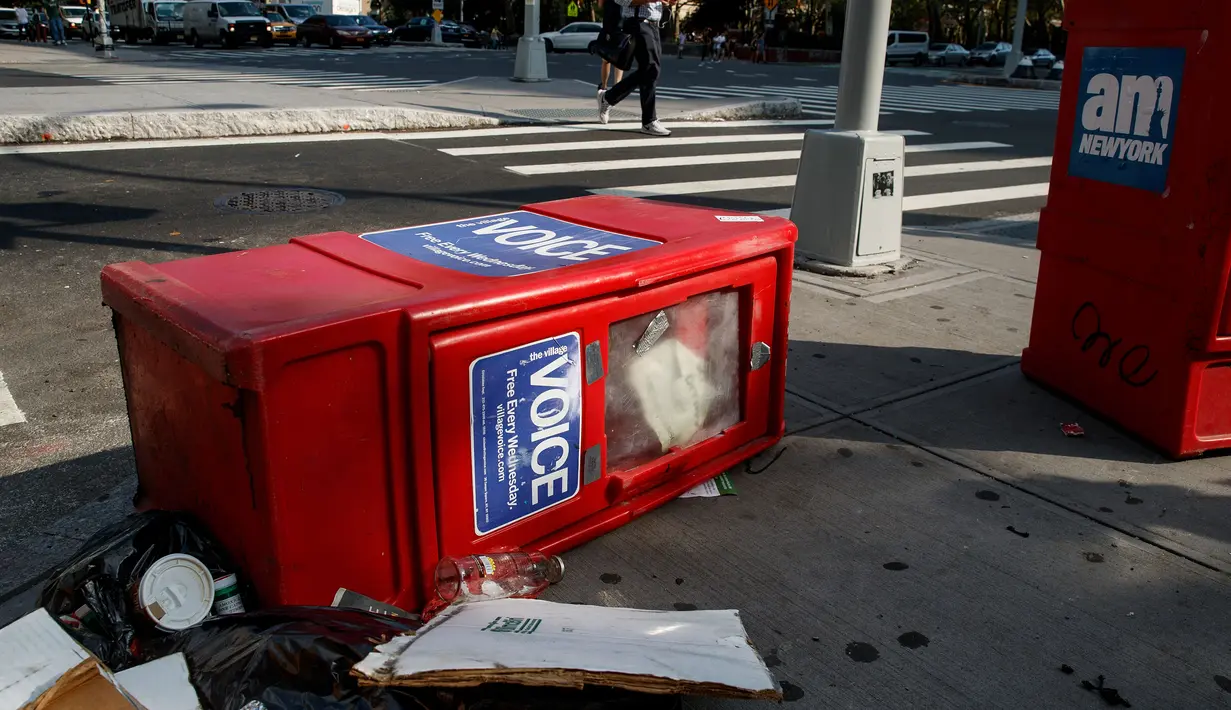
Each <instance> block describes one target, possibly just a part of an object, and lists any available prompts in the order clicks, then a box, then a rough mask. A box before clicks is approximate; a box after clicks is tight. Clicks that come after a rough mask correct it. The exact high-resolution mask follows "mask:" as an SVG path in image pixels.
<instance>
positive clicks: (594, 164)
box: [505, 141, 1012, 175]
mask: <svg viewBox="0 0 1231 710" xmlns="http://www.w3.org/2000/svg"><path fill="white" fill-rule="evenodd" d="M1009 147H1012V146H1009V145H1007V144H1005V143H994V142H991V141H970V142H962V143H925V144H922V145H908V146H906V152H907V153H929V152H936V151H955V150H978V149H982V148H1009ZM800 153H801V151H798V150H779V151H761V152H756V153H724V154H711V155H685V156H674V157H666V158H629V159H623V160H596V161H591V162H579V163H545V164H540V165H506V166H505V169H506V170H508V171H510V172H514V173H517V174H518V175H558V174H561V173H587V172H600V171H602V172H606V171H613V170H631V169H635V168H670V167H682V166H687V165H725V164H728V163H762V162H766V163H768V162H773V161H775V160H798V159H799V156H800Z"/></svg>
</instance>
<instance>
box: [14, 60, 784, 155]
mask: <svg viewBox="0 0 1231 710" xmlns="http://www.w3.org/2000/svg"><path fill="white" fill-rule="evenodd" d="M0 47H3V50H2V51H0V62H4V61H8V59H9V58H10V57H12V56H14V55H20V56H23V57H26V56H33V57H35V58H43V59H44V60H45V62H43V63H39V64H33V65H32V64H28V63H26V64H21V65H16V66H19V67H20V69H21V70H25V71H37V72H38V73H39V75H41V76H46V77H49V79H48V81H47V82H46V85H44V86H38V85H33V86H30V85H27V86H22V87H21V88H20V90H16V91H15V90H9V91H7V92H6V97H5V99H6V100H5V102H4V104H3V106H2V107H0V144H5V143H9V144H13V143H43V142H51V141H57V142H58V141H103V140H156V139H175V138H217V137H229V136H261V135H292V134H311V133H331V132H347V131H407V130H432V129H450V128H452V129H457V128H472V127H479V126H493V125H500V124H509V123H542V122H556V123H560V122H583V121H584V122H589V121H593V120H595V118H596V112H597V109H596V107H595V105H594V88H593V85H591V84H588V83H582V82H579V81H575V80H571V79H559V80H554V81H550V82H544V83H541V84H521V83H516V82H513V81H510V80H506V79H497V78H490V77H487V78H470V79H463V80H459V81H452V82H445V83H441V84H428V85H425V86H424V87H423V88H407V89H399V90H393V91H362V92H360V91H347V90H330V91H322V90H320V89H319V88H313V87H311V86H291V85H280V84H276V83H272V82H274V81H276V80H277V79H278V78H279V75H278V70H276V69H266V68H262V67H260V66H252V65H228V66H226V67H211V68H205V69H202V68H185V67H184V66H183V65H176V64H171V65H166V63H165V62H164V63H163V65H159V66H154V65H151V64H138V65H128V64H125V63H116V62H106V61H100V60H97V59H95V58H93V57H89V56H84V57H83V56H80V52H79V51H73V50H66V48H63V47H42V46H33V47H21V48H20V52H15V51H14V49H13V48H11V47H4V45H0ZM74 49H80V48H74ZM83 66H84V67H85V68H84V69H83ZM9 68H10V69H11V68H14V67H12V66H10V67H9ZM214 74H217V75H218V80H217V81H211V80H210V77H211V76H212V75H214ZM237 74H239V75H244V76H243V77H242V80H239V79H237V78H236V75H237ZM181 75H182V76H186V77H188V76H190V77H191V79H190V80H184V81H177V80H176V79H175V77H176V76H181ZM85 76H89V77H90V78H89V79H81V82H82V83H83V84H85V85H63V82H61V81H58V79H60V78H64V79H73V78H77V77H85ZM112 77H114V78H112ZM52 79H56V81H53V80H52ZM266 81H269V82H271V83H266ZM660 108H661V113H660V115H659V117H660V118H662V119H663V120H669V121H680V120H684V121H706V120H714V121H721V120H735V119H758V118H797V117H799V116H800V105H799V102H798V101H797V100H796V99H792V98H768V99H716V100H715V99H687V100H679V101H671V102H662V103H660ZM639 118H640V115H639V109H637V107H636V101H635V100H632V101H629V102H627V103H626V104H625V105H622V106H620V107H619V108H618V109H616V110H614V111H613V112H612V120H613V121H635V120H638V119H639Z"/></svg>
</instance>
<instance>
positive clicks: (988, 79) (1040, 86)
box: [945, 74, 1061, 91]
mask: <svg viewBox="0 0 1231 710" xmlns="http://www.w3.org/2000/svg"><path fill="white" fill-rule="evenodd" d="M945 83H946V84H974V85H976V86H1002V87H1008V88H1011V89H1035V90H1039V91H1059V90H1060V84H1061V82H1059V81H1055V80H1053V79H1012V78H1010V79H1005V78H1004V77H1000V76H979V75H962V74H956V75H954V76H951V77H949V78H948V79H946V80H945Z"/></svg>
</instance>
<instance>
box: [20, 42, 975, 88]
mask: <svg viewBox="0 0 1231 710" xmlns="http://www.w3.org/2000/svg"><path fill="white" fill-rule="evenodd" d="M115 47H116V49H115V56H116V59H115V61H114V62H111V63H109V64H108V66H110V67H112V68H131V69H134V70H137V69H145V70H148V71H154V72H157V71H160V70H163V71H167V72H183V71H195V70H201V69H206V68H209V69H227V70H239V71H242V70H243V69H244V68H245V67H246V68H249V69H253V70H257V69H259V70H264V71H271V70H272V71H276V70H279V69H287V70H297V71H299V70H305V69H311V70H318V71H336V72H353V73H359V74H368V75H374V76H388V77H391V78H405V79H417V78H425V79H432V80H435V81H453V80H457V79H464V78H467V77H472V76H481V77H507V76H509V75H510V74H511V73H512V69H513V57H514V54H515V53H514V52H513V51H512V50H499V51H495V50H468V49H464V48H461V47H452V46H449V47H445V48H434V47H427V46H421V45H409V44H396V45H394V46H391V47H372V48H371V49H366V50H365V49H362V48H356V47H351V48H346V49H341V50H334V49H329V48H327V47H311V48H306V49H305V48H303V47H298V46H296V47H287V46H276V47H272V48H269V49H261V48H259V47H254V46H253V47H241V48H238V49H222V48H218V47H205V48H201V49H196V48H193V47H191V46H189V45H167V46H154V45H151V44H145V43H142V44H137V45H125V44H123V43H119V44H116V45H115ZM668 49H669V48H668ZM66 56H69V57H74V56H75V57H80V58H81V59H82V63H81V69H82V71H83V72H90V71H92V70H94V69H95V68H96V67H97V65H96V64H95V63H94V62H93V61H92V60H93V59H95V58H97V56H98V54H97V53H96V52H94V51H93V50H92V48H91V47H90V45H89V44H87V43H85V42H82V41H80V40H74V41H71V42H70V44H69V45H68V47H67V49H66ZM698 60H699V58H698V57H695V56H687V57H684V58H683V59H676V58H675V56H674V54H670V53H669V54H668V55H667V56H666V57H665V58H664V76H663V83H664V85H668V86H676V85H685V84H698V85H707V86H718V85H724V84H728V83H731V82H732V81H740V80H743V81H747V80H752V79H756V80H758V81H763V82H764V83H766V84H772V83H774V82H778V81H786V82H791V81H795V80H797V79H799V78H801V77H802V78H804V79H807V80H811V81H818V82H821V83H832V84H835V85H836V84H837V81H838V69H837V66H836V65H820V64H782V65H779V64H761V65H752V64H750V63H748V62H735V61H726V62H719V63H714V62H705V63H702V62H700V61H698ZM547 63H548V73H549V74H550V76H551V77H552V78H553V79H580V80H583V81H595V82H597V80H598V62H597V60H596V59H595V58H594V57H591V56H590V55H588V54H585V53H576V52H570V53H567V54H549V55H548V59H547ZM18 67H19V69H20V70H19V71H13V70H9V71H2V72H0V87H5V86H21V85H25V84H26V83H27V82H30V81H37V78H35V79H30V78H29V77H28V76H25V71H34V72H37V71H38V67H36V66H25V65H18ZM61 70H62V67H61V68H57V71H61ZM952 73H953V72H952V71H951V70H949V69H945V68H942V67H919V68H916V67H892V68H890V69H889V70H887V72H886V82H887V83H889V84H891V85H903V86H906V85H915V84H931V83H934V82H936V81H940V80H942V79H944V78H945V77H948V76H950V75H951V74H952ZM58 81H59V82H64V81H66V80H65V79H60V80H58ZM82 83H83V84H85V83H91V82H89V80H85V79H83V80H82Z"/></svg>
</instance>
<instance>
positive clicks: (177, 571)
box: [137, 554, 214, 631]
mask: <svg viewBox="0 0 1231 710" xmlns="http://www.w3.org/2000/svg"><path fill="white" fill-rule="evenodd" d="M137 603H138V604H140V605H141V608H142V610H144V611H145V613H146V614H148V615H149V617H150V618H151V619H153V620H154V623H156V624H157V625H158V626H159V628H162V629H166V630H168V631H179V630H180V629H187V628H189V627H192V626H196V625H197V624H199V623H201V622H202V621H204V620H205V617H207V616H209V613H210V609H211V608H212V607H213V605H214V577H213V575H211V574H210V572H209V568H208V567H206V566H205V563H203V562H201V560H198V559H197V558H195V557H193V556H192V555H183V554H175V555H167V556H166V557H163V558H161V559H159V560H158V561H156V562H155V563H154V564H152V565H150V568H149V569H148V570H146V572H145V574H144V575H142V576H141V586H140V588H139V590H138V592H137Z"/></svg>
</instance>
